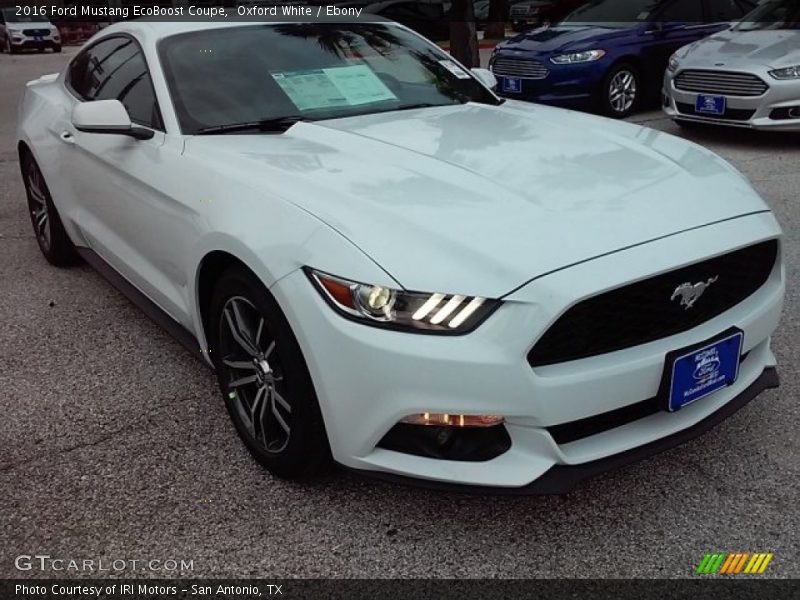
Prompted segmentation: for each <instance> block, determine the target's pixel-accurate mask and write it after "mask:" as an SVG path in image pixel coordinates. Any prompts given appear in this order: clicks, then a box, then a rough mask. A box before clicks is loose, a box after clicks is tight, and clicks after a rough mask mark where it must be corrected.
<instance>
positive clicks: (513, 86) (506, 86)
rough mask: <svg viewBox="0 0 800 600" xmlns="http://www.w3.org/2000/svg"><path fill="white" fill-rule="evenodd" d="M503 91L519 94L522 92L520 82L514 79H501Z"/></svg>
mask: <svg viewBox="0 0 800 600" xmlns="http://www.w3.org/2000/svg"><path fill="white" fill-rule="evenodd" d="M503 91H504V92H512V93H514V94H519V93H520V92H522V80H521V79H517V78H516V77H503Z"/></svg>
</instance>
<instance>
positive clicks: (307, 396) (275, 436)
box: [209, 268, 330, 479]
mask: <svg viewBox="0 0 800 600" xmlns="http://www.w3.org/2000/svg"><path fill="white" fill-rule="evenodd" d="M210 314H211V319H210V324H209V329H210V330H211V331H210V333H211V335H210V339H211V357H212V360H213V362H214V366H215V368H216V372H217V380H218V383H219V387H220V390H221V392H222V398H223V401H224V402H225V406H226V408H227V410H228V414H229V415H230V417H231V420H232V421H233V424H234V426H235V427H236V431H237V432H238V434H239V437H241V439H242V441H243V442H244V444H245V446H246V447H247V449H248V450H249V451H250V453H251V454H252V455H253V457H254V458H255V459H256V460H257V461H258V462H259V463H261V464H262V465H263V466H264V467H266V468H267V469H268V470H269V471H270V472H271V473H272V474H274V475H276V476H278V477H283V478H286V479H299V478H303V477H306V476H309V475H312V474H314V473H316V472H318V471H320V470H321V469H322V468H323V467H325V466H326V465H327V464H328V462H329V457H330V450H329V445H328V438H327V435H326V433H325V427H324V424H323V421H322V414H321V412H320V409H319V404H318V403H317V397H316V394H315V392H314V385H313V383H312V381H311V376H310V374H309V372H308V368H307V366H306V362H305V359H304V358H303V353H302V352H301V350H300V347H299V345H298V343H297V339H296V338H295V336H294V334H293V333H292V330H291V328H290V327H289V324H288V322H287V321H286V318H285V317H284V315H283V312H282V311H281V309H280V307H279V306H278V304H277V302H276V301H275V300H274V299H273V298H272V296H271V295H270V293H269V291H268V290H267V289H266V288H265V287H264V285H263V284H261V282H260V281H259V280H258V279H257V278H256V277H255V276H253V275H252V274H251V273H250V272H249V271H247V270H245V269H244V268H234V269H231V270H229V271H227V272H226V273H225V274H224V275H223V276H222V277H221V278H220V280H219V281H218V282H217V285H216V287H215V290H214V292H213V295H212V299H211V309H210Z"/></svg>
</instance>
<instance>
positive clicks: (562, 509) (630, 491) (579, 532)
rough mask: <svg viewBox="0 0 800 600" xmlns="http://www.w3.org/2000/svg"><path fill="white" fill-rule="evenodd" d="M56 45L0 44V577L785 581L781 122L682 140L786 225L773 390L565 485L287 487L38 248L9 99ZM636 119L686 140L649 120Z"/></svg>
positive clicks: (788, 205)
mask: <svg viewBox="0 0 800 600" xmlns="http://www.w3.org/2000/svg"><path fill="white" fill-rule="evenodd" d="M74 52H75V49H73V48H65V53H64V54H62V55H53V54H44V55H36V54H31V55H22V56H13V57H12V56H9V55H6V54H2V55H0V322H2V326H0V389H2V390H3V393H2V395H0V410H1V411H2V420H1V421H0V448H2V452H0V505H1V506H2V508H0V539H2V544H0V545H2V547H3V550H2V551H1V552H0V578H4V577H21V576H22V577H25V576H40V577H41V576H57V575H58V573H54V572H47V573H41V572H37V571H25V572H21V571H18V570H17V569H16V568H15V566H14V562H15V561H14V559H15V557H17V556H18V555H22V554H35V553H39V554H49V555H50V556H53V557H61V558H67V559H69V558H75V559H95V560H97V559H106V560H109V561H110V560H113V559H120V558H123V559H148V560H149V559H161V560H164V559H177V560H181V559H183V560H191V561H193V570H191V571H189V570H187V571H185V572H184V574H185V575H191V576H207V577H223V576H232V577H233V576H237V577H238V576H260V577H452V578H464V577H523V578H527V577H688V576H691V575H692V574H693V572H694V569H695V568H696V567H697V565H698V563H699V562H700V560H701V559H702V557H703V554H704V553H705V552H709V551H729V552H732V551H766V552H774V553H775V557H774V559H773V561H772V563H771V565H770V567H769V569H768V571H767V573H766V575H769V576H774V577H798V576H800V563H799V562H798V561H800V541H798V536H797V532H798V531H800V508H799V506H800V504H799V503H798V498H800V436H798V433H797V432H798V430H800V406H798V404H800V402H799V401H800V350H798V344H797V340H799V339H800V291H799V290H800V199H798V190H800V134H786V135H761V134H754V133H750V132H747V131H729V130H708V131H705V130H703V131H693V132H692V133H691V134H689V135H691V137H692V139H693V140H694V141H697V142H699V143H701V144H703V145H706V146H708V147H709V148H711V149H712V150H714V151H716V152H719V153H720V154H721V155H722V156H724V157H725V158H727V159H729V160H730V161H731V162H733V163H734V164H735V165H736V166H737V167H738V168H740V169H741V170H742V171H743V172H744V173H745V174H746V175H747V176H748V177H749V178H750V179H751V181H752V182H753V184H754V185H755V187H756V188H757V189H758V190H759V191H760V192H761V193H762V194H763V196H764V198H765V199H766V200H767V202H768V203H769V204H770V206H771V207H772V208H773V210H774V211H775V213H776V215H777V217H778V219H779V220H780V222H781V224H782V225H783V228H784V231H785V233H786V244H785V260H786V263H787V277H788V282H787V287H788V296H787V303H786V307H785V311H784V316H783V321H782V325H781V327H780V329H779V331H778V332H777V334H776V336H775V338H774V343H773V347H774V350H775V353H776V355H777V357H778V360H779V363H780V374H781V379H782V387H781V388H780V389H779V390H777V391H769V392H767V393H764V394H763V395H762V396H760V397H759V398H758V399H756V400H755V401H753V402H752V403H751V404H750V405H748V406H747V407H745V408H744V409H743V410H741V411H740V412H739V413H737V414H736V415H734V416H733V417H731V418H730V419H729V420H727V421H726V422H724V423H723V424H722V425H720V426H719V427H717V428H716V429H714V430H713V431H711V432H709V433H708V434H706V435H704V436H702V437H701V438H699V439H696V440H694V441H692V442H690V443H688V444H686V445H684V446H682V447H680V448H676V449H674V450H671V451H669V452H667V453H664V454H661V455H659V456H657V457H654V458H652V459H650V460H647V461H645V462H642V463H638V464H636V465H633V466H631V467H628V468H626V469H624V470H622V471H618V472H614V473H609V474H607V475H605V476H601V477H599V478H596V479H594V480H592V481H590V482H588V483H586V484H585V485H583V486H582V487H581V488H579V489H578V490H576V491H574V492H573V493H571V494H569V495H567V496H563V497H482V496H467V495H453V494H443V493H438V492H430V491H425V490H420V489H414V488H407V487H400V486H396V485H391V484H385V483H376V482H374V481H371V480H364V479H361V478H358V477H355V476H352V475H349V474H344V473H334V474H332V475H330V476H328V477H326V478H324V479H322V480H320V481H318V482H315V483H313V484H292V483H286V482H283V481H280V480H276V479H274V478H272V477H271V476H270V475H268V474H267V473H266V472H265V471H264V470H262V469H261V468H260V467H259V466H258V465H257V464H256V463H255V462H254V461H253V460H251V459H250V457H249V455H248V454H247V452H246V451H245V449H244V447H243V445H242V444H241V443H240V442H239V440H238V438H237V437H236V435H235V433H234V430H233V427H232V426H231V424H230V423H229V420H228V416H227V414H226V413H225V411H224V408H223V406H222V402H221V401H220V398H218V393H217V390H216V384H215V381H214V379H213V376H212V374H211V373H210V372H209V371H208V370H206V369H205V368H204V367H203V366H202V365H201V364H200V363H199V362H198V361H197V360H196V359H195V358H194V357H193V356H191V355H190V354H189V353H188V352H186V351H185V350H184V349H183V348H182V347H181V346H180V345H179V344H178V343H177V342H175V341H173V340H172V339H171V338H170V337H169V336H168V335H167V334H166V333H165V332H164V331H162V330H161V329H160V328H159V327H158V326H157V325H155V324H154V323H152V322H151V321H150V320H149V319H148V318H147V317H146V316H144V314H142V313H141V312H140V311H139V310H138V309H136V308H135V307H134V306H133V305H132V304H130V303H129V302H128V301H127V300H126V299H125V298H124V297H123V296H122V295H121V294H120V293H118V292H117V291H116V290H115V289H114V288H112V287H111V285H110V284H108V283H106V282H105V280H103V279H102V278H101V277H100V276H99V275H98V274H96V273H95V272H94V271H93V270H92V269H91V268H89V267H88V266H85V265H84V266H79V267H76V268H72V269H68V270H59V269H55V268H53V267H50V266H48V264H47V263H46V262H45V260H44V258H43V257H42V256H41V255H40V253H39V250H38V248H37V245H36V242H35V240H34V237H33V234H32V231H31V226H30V222H29V220H28V217H27V215H26V208H25V203H24V202H25V201H24V192H23V186H22V181H21V179H20V176H19V165H18V161H17V155H16V150H15V137H14V135H15V126H16V108H17V103H18V101H19V98H20V95H21V91H22V89H23V85H24V82H25V81H27V80H30V79H33V78H35V77H37V76H39V75H42V74H45V73H49V72H54V71H56V70H58V69H60V68H61V67H62V66H63V65H64V64H65V62H66V61H67V59H68V57H69V56H70V55H71V54H72V53H74ZM634 120H636V121H638V122H641V123H643V124H645V125H647V126H649V127H654V128H657V129H661V130H664V131H668V132H670V133H675V134H678V135H687V134H685V133H684V132H681V131H680V130H679V129H678V128H677V127H676V126H674V125H673V124H672V123H671V122H669V121H668V120H666V119H664V118H663V117H662V116H661V114H660V113H659V112H646V113H643V114H640V115H638V116H637V117H636V118H635V119H634ZM124 574H125V575H128V576H156V577H158V576H165V575H170V573H165V572H131V571H127V572H125V573H124ZM70 575H74V573H70ZM88 575H92V574H91V573H88ZM94 575H95V576H96V575H97V574H96V573H95V574H94Z"/></svg>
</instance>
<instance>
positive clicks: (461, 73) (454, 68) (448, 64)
mask: <svg viewBox="0 0 800 600" xmlns="http://www.w3.org/2000/svg"><path fill="white" fill-rule="evenodd" d="M439 64H440V65H442V66H443V67H444V68H445V69H447V70H448V71H450V72H451V73H452V74H453V75H455V76H456V77H458V78H459V79H469V78H470V74H469V73H467V72H466V71H465V70H464V69H462V68H461V67H459V66H458V65H457V64H456V63H454V62H453V61H452V60H447V59H445V60H440V61H439Z"/></svg>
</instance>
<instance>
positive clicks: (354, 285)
mask: <svg viewBox="0 0 800 600" xmlns="http://www.w3.org/2000/svg"><path fill="white" fill-rule="evenodd" d="M305 272H306V275H308V277H309V278H310V279H311V282H312V283H313V284H314V287H316V288H317V290H318V291H319V292H320V294H322V297H323V298H324V299H325V300H326V301H327V302H328V304H330V305H331V306H332V307H333V308H334V310H336V311H337V312H338V313H340V314H341V315H343V316H345V317H348V318H351V319H353V320H356V321H359V322H362V323H364V324H365V325H372V326H375V327H384V328H387V329H397V330H403V331H417V332H420V333H437V334H451V335H452V334H463V333H468V332H469V331H472V330H473V329H475V328H476V327H477V326H478V325H480V323H481V322H482V321H483V320H484V319H485V318H486V317H488V316H489V314H491V313H492V311H494V310H495V309H496V308H497V307H498V306H499V305H500V301H499V300H487V299H486V298H479V297H476V296H462V295H459V294H440V293H422V292H408V291H405V290H397V289H393V288H388V287H384V286H380V285H369V284H365V283H359V282H357V281H350V280H348V279H342V278H341V277H335V276H333V275H329V274H327V273H322V272H320V271H315V270H314V269H311V268H308V267H306V269H305Z"/></svg>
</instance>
